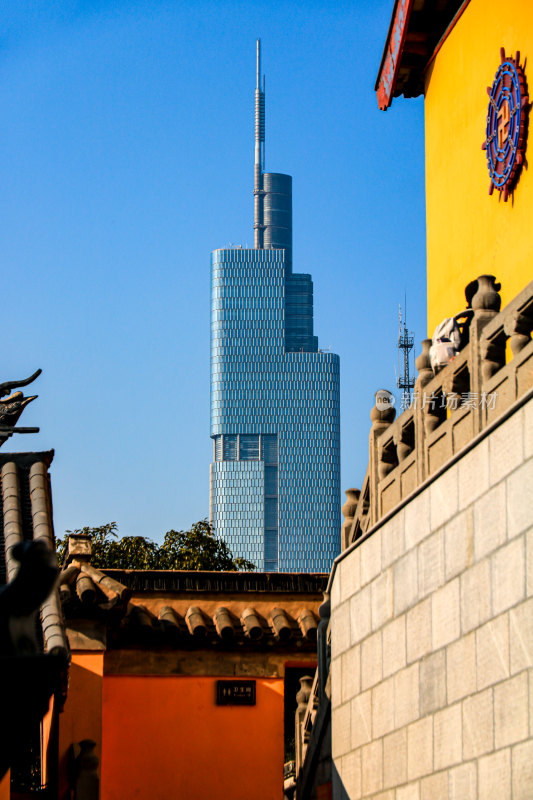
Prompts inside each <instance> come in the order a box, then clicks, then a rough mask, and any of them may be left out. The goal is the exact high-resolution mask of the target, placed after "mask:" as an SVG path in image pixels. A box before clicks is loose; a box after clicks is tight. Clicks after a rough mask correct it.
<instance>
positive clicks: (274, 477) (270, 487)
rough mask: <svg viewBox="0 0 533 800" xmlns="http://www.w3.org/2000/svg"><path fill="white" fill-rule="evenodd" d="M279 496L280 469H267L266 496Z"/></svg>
mask: <svg viewBox="0 0 533 800" xmlns="http://www.w3.org/2000/svg"><path fill="white" fill-rule="evenodd" d="M277 494H278V468H277V467H265V495H275V496H277Z"/></svg>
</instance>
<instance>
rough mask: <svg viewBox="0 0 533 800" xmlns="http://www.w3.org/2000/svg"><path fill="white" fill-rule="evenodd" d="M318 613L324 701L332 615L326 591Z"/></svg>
mask: <svg viewBox="0 0 533 800" xmlns="http://www.w3.org/2000/svg"><path fill="white" fill-rule="evenodd" d="M318 613H319V614H320V622H319V623H318V635H317V662H318V697H319V699H320V702H322V701H323V699H324V693H325V690H326V683H327V680H328V673H329V658H328V625H329V618H330V615H331V602H330V598H329V595H328V594H326V593H325V594H324V602H323V603H322V604H321V605H320V607H319V609H318Z"/></svg>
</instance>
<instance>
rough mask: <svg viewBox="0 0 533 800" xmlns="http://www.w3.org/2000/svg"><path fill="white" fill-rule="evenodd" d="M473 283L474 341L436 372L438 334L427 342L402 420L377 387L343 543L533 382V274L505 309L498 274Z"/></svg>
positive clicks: (407, 492) (399, 499) (350, 493)
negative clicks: (363, 468)
mask: <svg viewBox="0 0 533 800" xmlns="http://www.w3.org/2000/svg"><path fill="white" fill-rule="evenodd" d="M473 285H474V286H475V287H476V289H477V291H476V292H475V293H474V295H473V297H472V309H473V316H472V319H471V322H470V326H469V331H468V339H469V341H468V343H467V344H466V345H465V346H464V347H463V349H462V350H461V351H460V352H459V353H458V355H457V356H456V357H455V358H454V359H453V360H452V361H451V362H450V363H449V364H447V365H446V366H445V367H444V368H443V369H441V370H440V371H439V372H438V373H437V374H434V372H433V370H432V368H431V363H430V357H429V349H430V346H431V339H425V340H424V341H423V342H422V352H421V354H420V355H419V356H418V358H417V359H416V367H417V371H418V378H417V381H416V384H415V392H414V399H413V402H412V403H411V405H410V407H409V408H407V409H406V410H405V411H404V412H403V413H402V414H401V415H400V416H399V417H398V418H397V419H395V418H394V417H395V415H394V409H393V408H387V409H386V410H383V409H381V410H380V408H378V406H380V405H381V403H380V402H379V401H380V397H379V396H380V393H383V390H380V392H377V393H376V405H375V406H374V408H373V409H372V411H371V414H370V416H371V419H372V428H371V431H370V438H369V463H368V469H367V472H366V475H365V479H364V482H363V486H362V489H361V491H359V492H358V490H356V489H350V490H348V491H347V493H346V494H347V496H348V499H347V502H346V504H345V505H344V506H343V514H344V516H345V521H344V524H343V529H342V546H343V548H346V547H348V546H349V545H350V544H351V543H352V542H354V541H355V540H356V539H358V538H359V537H360V536H362V535H363V534H364V533H365V532H366V531H367V530H368V529H369V528H370V527H372V526H373V525H375V524H376V523H377V522H378V521H379V520H380V519H381V518H382V517H383V516H384V515H385V514H388V513H389V512H390V511H392V510H393V509H394V508H395V506H397V505H398V504H399V503H400V502H402V501H403V500H405V498H407V497H408V496H409V495H410V494H411V493H412V492H413V491H415V490H416V489H417V487H418V486H420V485H421V484H422V483H423V482H424V481H425V480H426V479H427V478H429V477H430V476H431V475H433V474H434V473H435V472H437V471H438V470H439V469H440V468H441V467H442V466H443V465H444V464H445V463H446V462H447V461H449V460H450V459H451V458H453V457H454V456H456V455H457V454H458V453H459V452H460V451H461V450H462V449H463V448H464V447H465V446H466V445H468V443H469V442H470V441H471V440H472V439H473V438H474V437H476V436H477V435H478V434H480V433H481V432H482V431H483V430H484V429H485V428H487V427H488V426H489V425H491V424H492V423H493V422H494V421H495V420H496V419H498V417H500V416H501V415H502V414H504V413H505V412H506V411H507V409H509V408H510V407H511V406H512V405H513V404H514V403H516V402H517V401H518V400H520V398H522V397H524V395H526V394H527V393H528V392H530V390H531V389H532V388H533V341H532V339H531V333H532V330H533V281H531V283H529V284H528V285H527V286H526V287H525V288H524V289H523V291H522V292H520V294H519V295H517V297H515V298H514V300H512V301H511V302H510V303H509V304H508V305H507V306H506V307H505V308H504V309H503V310H502V311H500V304H501V298H500V295H499V293H498V292H499V289H500V285H499V284H497V283H495V278H494V276H492V275H481V276H480V277H479V278H478V279H477V281H475V282H473ZM469 286H470V285H469ZM470 313H472V312H470Z"/></svg>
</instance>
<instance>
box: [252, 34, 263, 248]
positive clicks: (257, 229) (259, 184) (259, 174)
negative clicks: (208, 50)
mask: <svg viewBox="0 0 533 800" xmlns="http://www.w3.org/2000/svg"><path fill="white" fill-rule="evenodd" d="M264 169H265V76H264V75H263V89H262V90H261V39H258V40H257V59H256V83H255V160H254V247H255V248H256V249H262V247H263V171H264Z"/></svg>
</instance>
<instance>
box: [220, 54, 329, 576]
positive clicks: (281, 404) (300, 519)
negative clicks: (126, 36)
mask: <svg viewBox="0 0 533 800" xmlns="http://www.w3.org/2000/svg"><path fill="white" fill-rule="evenodd" d="M264 153H265V93H264V79H263V86H261V51H260V41H259V40H258V42H257V83H256V90H255V164H254V248H253V249H244V248H241V247H232V248H228V249H221V250H214V251H213V253H212V256H211V438H212V439H213V449H214V454H213V462H212V464H211V467H210V517H211V522H212V524H213V527H214V530H215V532H216V534H217V535H219V536H221V537H222V538H223V539H224V540H225V541H226V542H227V544H228V545H229V547H230V549H231V550H232V552H233V554H234V555H235V556H240V557H244V558H248V559H249V560H250V561H252V562H253V563H254V564H255V565H256V567H257V568H258V569H260V570H266V571H278V570H279V571H284V572H286V571H290V572H320V571H328V570H329V568H330V566H331V562H332V560H333V558H334V557H335V556H336V555H337V553H338V552H339V549H340V410H339V400H340V398H339V357H338V356H337V355H335V354H333V353H329V352H323V351H320V350H319V349H318V339H317V337H316V336H314V335H313V282H312V280H311V276H310V275H305V274H298V273H293V271H292V178H291V177H290V175H282V174H280V173H276V172H265V171H264Z"/></svg>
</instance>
